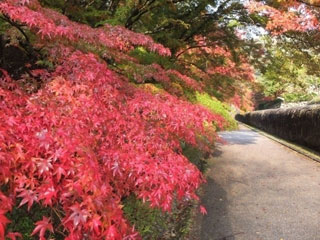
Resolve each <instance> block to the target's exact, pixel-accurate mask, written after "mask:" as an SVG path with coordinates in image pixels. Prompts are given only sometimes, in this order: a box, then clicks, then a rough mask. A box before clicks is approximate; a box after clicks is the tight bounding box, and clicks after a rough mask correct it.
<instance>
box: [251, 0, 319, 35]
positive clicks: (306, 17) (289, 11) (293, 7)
mask: <svg viewBox="0 0 320 240" xmlns="http://www.w3.org/2000/svg"><path fill="white" fill-rule="evenodd" d="M247 9H248V11H249V12H251V13H253V12H257V13H259V14H262V15H265V16H268V18H269V21H268V23H267V26H266V28H267V30H270V31H271V32H272V33H273V34H275V35H277V34H281V33H284V32H287V31H300V32H304V31H308V30H316V29H319V21H318V19H317V17H316V16H315V14H314V13H313V11H312V9H311V8H310V7H309V6H308V5H307V4H305V3H303V1H296V0H289V1H282V3H281V4H280V7H279V9H276V8H274V7H271V6H268V5H265V4H263V3H262V2H257V1H254V0H251V1H249V3H248V4H247Z"/></svg>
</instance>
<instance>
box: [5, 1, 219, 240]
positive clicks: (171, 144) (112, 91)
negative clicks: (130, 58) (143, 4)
mask: <svg viewBox="0 0 320 240" xmlns="http://www.w3.org/2000/svg"><path fill="white" fill-rule="evenodd" d="M19 2H20V1H5V2H2V3H0V11H1V12H2V13H5V14H6V15H8V16H9V17H10V18H11V19H12V20H14V21H19V22H23V23H24V24H26V25H27V26H28V27H30V29H31V30H33V31H34V32H35V33H37V34H38V35H40V36H41V37H43V38H48V39H49V38H51V39H54V40H55V42H57V43H56V44H55V45H56V46H55V47H54V48H52V49H51V55H50V56H51V57H52V58H53V59H54V62H55V63H56V65H57V67H56V69H55V71H54V72H52V73H49V72H45V73H44V72H43V71H41V70H34V71H33V72H34V73H35V74H40V75H43V77H45V78H46V82H48V84H47V85H46V86H44V87H43V88H41V89H40V90H39V91H38V92H36V93H32V94H27V93H25V92H24V91H23V90H22V89H20V87H19V86H18V85H17V84H16V83H15V82H14V81H13V80H11V79H10V77H9V76H8V74H7V73H6V72H5V71H2V75H3V77H2V78H1V79H0V100H1V101H0V186H1V185H7V186H8V188H9V190H7V191H3V192H1V191H0V239H4V237H5V236H6V237H8V238H11V239H15V238H16V237H17V236H19V235H17V233H9V232H6V231H5V228H6V225H7V224H8V223H9V220H8V219H7V218H6V216H5V214H6V213H8V212H9V211H11V210H12V207H13V206H14V205H15V204H16V201H17V200H18V199H20V200H21V202H20V206H22V205H24V204H26V205H27V206H28V209H31V207H32V206H33V204H34V203H39V204H41V205H43V206H48V207H51V208H55V209H59V210H60V209H62V210H63V215H64V216H63V217H62V219H61V223H62V225H63V227H64V228H65V231H66V232H67V234H68V236H67V238H66V239H69V240H75V239H83V236H86V237H87V238H89V239H136V238H139V236H138V234H137V233H135V232H134V230H133V229H132V228H131V227H130V226H129V224H128V222H127V221H126V220H125V219H124V217H123V213H122V210H121V208H122V206H121V199H122V198H124V197H126V196H128V195H130V194H135V195H136V196H137V197H138V198H140V199H143V200H144V201H148V202H150V204H151V206H154V207H159V208H162V209H163V210H166V211H170V209H171V204H172V201H173V199H174V198H176V197H177V198H178V200H187V199H197V196H196V194H195V190H196V189H197V188H198V187H199V185H200V184H201V183H202V182H204V178H203V177H202V175H201V173H200V172H199V171H198V169H197V168H196V167H195V166H194V165H192V164H191V163H190V162H189V161H188V160H187V159H186V158H185V157H184V156H183V155H182V150H181V147H180V141H181V140H183V141H185V142H187V143H189V144H193V145H198V146H201V147H203V148H204V149H207V150H208V145H207V144H208V143H212V142H213V141H214V139H215V133H214V129H213V127H212V125H211V124H208V123H211V122H216V124H218V125H220V127H222V124H223V120H222V118H221V117H219V116H217V115H213V114H211V113H210V112H209V111H207V110H206V109H204V108H202V107H200V106H197V105H192V104H190V103H187V102H185V101H182V100H180V99H178V98H176V97H174V96H171V95H169V94H164V93H163V94H156V95H153V94H151V93H147V92H145V91H143V90H141V89H138V88H135V87H134V86H132V85H131V84H130V83H129V81H128V80H127V79H125V78H124V77H120V76H119V75H117V74H116V73H114V72H113V71H111V70H110V69H109V68H108V67H107V66H106V64H105V63H104V62H102V61H100V60H99V59H98V57H97V56H95V55H94V54H91V53H89V54H85V53H83V52H80V51H76V50H74V49H72V48H68V47H64V46H63V44H67V43H66V42H65V40H69V41H73V40H76V39H78V40H79V39H80V40H83V41H86V42H91V41H94V42H95V43H96V42H98V44H105V45H107V46H108V47H114V48H118V49H121V50H124V49H126V48H130V46H134V45H137V44H138V45H143V46H147V47H148V48H149V49H151V50H156V51H158V52H159V53H161V54H168V52H167V50H166V49H165V48H164V47H162V46H161V45H158V44H155V43H153V42H152V40H151V39H150V38H148V37H145V36H143V35H140V34H136V33H132V32H130V31H128V30H124V29H122V28H113V27H110V26H108V27H105V28H103V29H91V28H89V27H87V26H84V25H80V24H76V23H72V22H70V21H69V20H67V19H66V18H65V17H63V16H62V15H60V14H58V13H55V12H54V11H52V10H48V9H44V8H41V7H40V6H39V5H38V4H37V3H36V2H34V1H33V2H32V3H31V2H30V4H31V5H32V9H33V10H31V8H29V7H28V6H25V5H21V4H18V3H19ZM23 2H24V3H28V2H29V1H23ZM96 34H97V36H99V37H98V38H95V39H94V36H95V35H96ZM48 39H47V40H48ZM115 39H118V40H119V39H120V41H116V40H115ZM62 43H63V44H62ZM124 46H125V47H124ZM172 74H177V73H176V72H172ZM178 76H179V77H181V76H180V75H179V74H178ZM183 78H184V77H183ZM184 79H185V78H184ZM185 81H189V79H185ZM190 81H191V80H190ZM192 84H193V83H192ZM47 230H49V231H53V227H52V225H51V223H50V219H49V218H47V217H44V218H43V220H41V221H39V222H37V223H36V227H35V229H34V231H33V234H39V236H40V239H44V236H45V233H46V231H47Z"/></svg>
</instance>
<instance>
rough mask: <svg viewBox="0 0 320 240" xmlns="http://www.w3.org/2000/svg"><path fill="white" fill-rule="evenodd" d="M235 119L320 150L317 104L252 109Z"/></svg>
mask: <svg viewBox="0 0 320 240" xmlns="http://www.w3.org/2000/svg"><path fill="white" fill-rule="evenodd" d="M236 119H237V120H238V121H240V122H244V123H246V124H248V125H251V126H254V127H256V128H259V129H261V130H263V131H265V132H268V133H270V134H272V135H275V136H278V137H281V138H283V139H286V140H289V141H292V142H296V143H299V144H301V145H304V146H307V147H309V148H312V149H314V150H316V151H318V152H320V106H319V105H316V106H306V107H297V108H288V109H270V110H262V111H254V112H249V113H246V114H244V115H239V114H238V115H236Z"/></svg>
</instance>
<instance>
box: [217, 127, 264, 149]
mask: <svg viewBox="0 0 320 240" xmlns="http://www.w3.org/2000/svg"><path fill="white" fill-rule="evenodd" d="M235 133H236V134H235ZM219 136H220V137H221V138H222V140H223V142H224V143H226V144H238V145H248V144H255V143H256V139H257V138H258V137H259V135H258V134H257V133H256V132H253V131H251V130H247V129H241V130H238V131H232V132H221V133H219Z"/></svg>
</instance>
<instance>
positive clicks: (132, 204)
mask: <svg viewBox="0 0 320 240" xmlns="http://www.w3.org/2000/svg"><path fill="white" fill-rule="evenodd" d="M123 205H124V207H123V211H124V215H125V217H126V219H128V220H129V222H130V223H131V224H132V225H134V227H135V229H136V230H137V231H138V232H139V233H140V234H141V236H142V239H146V240H167V239H186V237H187V235H188V233H189V230H190V227H191V224H192V218H191V216H192V211H193V210H194V207H195V206H196V204H195V203H194V202H192V201H188V202H183V203H177V202H174V203H173V206H172V211H171V213H167V212H163V211H161V210H160V209H156V208H151V207H150V206H149V204H148V203H147V202H146V203H143V202H142V200H140V199H137V198H136V197H135V196H134V195H131V196H129V197H128V198H126V199H124V200H123Z"/></svg>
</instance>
